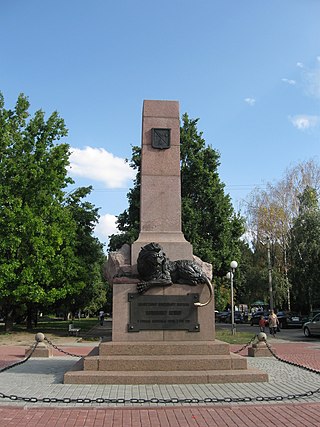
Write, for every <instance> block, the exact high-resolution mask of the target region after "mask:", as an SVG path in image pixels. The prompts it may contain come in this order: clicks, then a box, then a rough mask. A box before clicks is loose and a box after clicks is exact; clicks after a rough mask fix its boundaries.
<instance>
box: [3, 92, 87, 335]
mask: <svg viewBox="0 0 320 427" xmlns="http://www.w3.org/2000/svg"><path fill="white" fill-rule="evenodd" d="M28 109H29V102H28V99H27V98H26V97H25V96H24V95H22V94H21V95H20V96H19V97H18V100H17V102H16V105H15V108H14V109H13V110H7V109H5V108H4V98H3V96H2V94H1V95H0V236H1V240H0V301H1V305H2V309H3V311H4V315H5V320H6V328H7V329H8V328H10V326H11V324H12V321H13V319H14V317H15V312H16V311H17V308H18V307H19V306H21V305H22V304H25V305H26V306H27V307H28V312H29V326H30V316H31V312H32V310H33V309H34V307H35V306H36V305H37V304H50V303H51V304H52V303H54V301H57V300H59V299H63V298H66V297H67V296H68V295H74V294H76V293H78V292H79V291H80V289H81V288H82V287H83V286H84V284H83V283H79V282H76V283H74V282H73V278H75V277H76V272H77V270H78V267H79V262H78V259H77V257H76V253H75V250H74V241H75V239H76V234H77V224H76V222H75V220H74V218H73V215H72V212H71V210H70V209H66V207H65V206H64V191H63V189H64V188H65V187H66V186H67V185H68V184H70V183H72V182H73V181H72V180H71V179H70V178H69V177H68V176H67V166H68V164H69V146H68V144H66V143H61V142H59V141H60V139H61V138H63V137H65V136H66V135H67V129H66V127H65V124H64V121H63V119H61V118H60V117H59V115H58V114H57V113H56V112H54V113H52V114H51V116H50V117H49V118H48V119H47V120H45V115H44V112H43V111H41V110H39V111H36V113H35V114H34V116H33V117H32V118H29V112H28Z"/></svg>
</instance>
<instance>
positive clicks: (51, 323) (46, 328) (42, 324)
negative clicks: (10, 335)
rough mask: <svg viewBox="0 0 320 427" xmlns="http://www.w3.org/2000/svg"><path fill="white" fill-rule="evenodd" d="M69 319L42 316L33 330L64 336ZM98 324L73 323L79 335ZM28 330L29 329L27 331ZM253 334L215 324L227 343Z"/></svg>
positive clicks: (1, 331) (90, 320)
mask: <svg viewBox="0 0 320 427" xmlns="http://www.w3.org/2000/svg"><path fill="white" fill-rule="evenodd" d="M69 323H70V320H61V319H56V318H54V317H44V318H42V319H41V318H40V319H39V321H38V326H37V328H35V329H34V331H35V332H37V331H41V332H43V333H44V334H51V335H53V336H54V335H56V336H58V337H59V336H60V337H61V336H66V334H67V331H68V327H69ZM97 324H98V319H97V318H96V317H94V318H88V319H87V318H81V319H75V320H74V321H73V325H74V327H75V328H81V335H82V336H83V335H85V334H86V332H87V331H89V330H90V329H91V328H93V327H94V326H96V325H97ZM13 332H14V333H15V334H17V333H19V332H26V325H20V324H15V325H14V328H13ZM29 332H30V331H29ZM0 335H5V332H4V325H3V324H0ZM254 335H255V334H254V333H252V332H236V334H235V335H232V333H231V328H230V329H219V326H216V339H217V340H220V341H224V342H227V343H229V344H246V343H248V342H249V341H250V340H251V339H252V338H253V336H254Z"/></svg>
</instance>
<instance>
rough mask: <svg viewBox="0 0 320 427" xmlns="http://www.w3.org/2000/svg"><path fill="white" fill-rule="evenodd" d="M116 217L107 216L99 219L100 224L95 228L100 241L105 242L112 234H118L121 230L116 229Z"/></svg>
mask: <svg viewBox="0 0 320 427" xmlns="http://www.w3.org/2000/svg"><path fill="white" fill-rule="evenodd" d="M116 219H117V218H116V216H115V215H110V214H105V215H101V216H100V218H99V223H98V224H97V225H96V227H95V230H94V231H95V234H96V235H97V236H98V238H99V240H100V241H102V242H105V241H107V240H108V238H109V236H110V235H111V234H118V233H119V230H118V229H117V228H116Z"/></svg>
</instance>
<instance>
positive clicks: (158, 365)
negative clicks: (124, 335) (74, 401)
mask: <svg viewBox="0 0 320 427" xmlns="http://www.w3.org/2000/svg"><path fill="white" fill-rule="evenodd" d="M84 369H85V370H90V371H203V370H218V369H222V370H230V369H247V360H246V359H245V358H243V357H241V356H238V355H235V354H229V355H211V354H209V355H201V356H200V357H198V355H160V356H150V355H145V356H140V355H139V356H122V355H121V356H118V355H114V356H94V357H89V356H88V357H86V358H85V359H84Z"/></svg>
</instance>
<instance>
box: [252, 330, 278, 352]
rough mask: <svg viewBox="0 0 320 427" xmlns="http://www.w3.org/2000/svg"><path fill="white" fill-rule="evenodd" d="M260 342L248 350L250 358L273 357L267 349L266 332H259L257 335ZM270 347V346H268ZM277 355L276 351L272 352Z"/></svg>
mask: <svg viewBox="0 0 320 427" xmlns="http://www.w3.org/2000/svg"><path fill="white" fill-rule="evenodd" d="M257 338H258V342H257V343H254V344H252V347H249V348H248V356H250V357H272V354H271V352H270V350H269V349H268V347H267V344H266V340H267V335H266V334H265V333H264V332H259V333H258V335H257ZM268 345H269V347H271V346H270V344H268ZM272 351H273V353H275V351H274V350H272Z"/></svg>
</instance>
